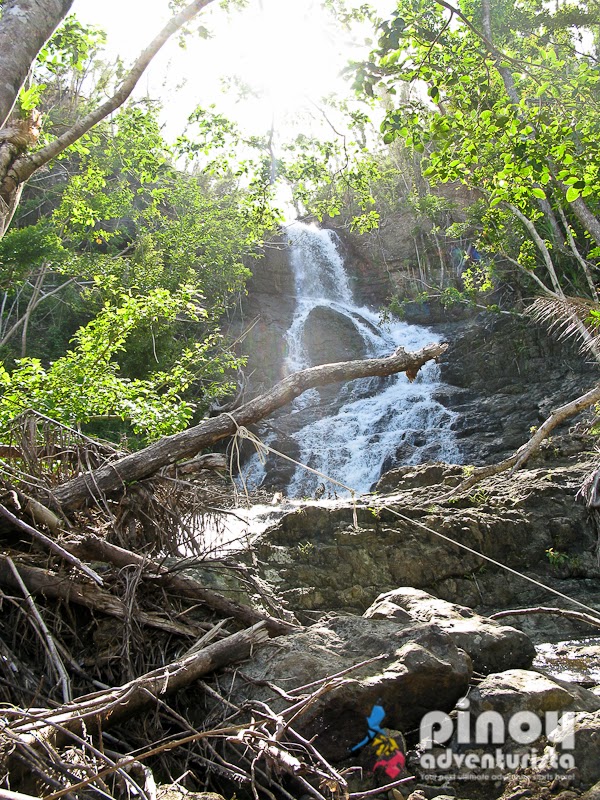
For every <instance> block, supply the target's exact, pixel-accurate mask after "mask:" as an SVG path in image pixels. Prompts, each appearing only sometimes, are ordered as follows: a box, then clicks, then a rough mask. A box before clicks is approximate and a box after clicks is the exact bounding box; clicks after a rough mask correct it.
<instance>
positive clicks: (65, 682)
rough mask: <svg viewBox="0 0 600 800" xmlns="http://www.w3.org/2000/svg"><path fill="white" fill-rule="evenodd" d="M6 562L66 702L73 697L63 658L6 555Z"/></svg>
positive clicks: (14, 567) (11, 561)
mask: <svg viewBox="0 0 600 800" xmlns="http://www.w3.org/2000/svg"><path fill="white" fill-rule="evenodd" d="M6 563H7V564H8V567H9V569H10V571H11V572H12V574H13V577H14V579H15V581H16V582H17V584H18V586H19V589H20V590H21V592H22V594H23V597H24V598H25V602H26V603H27V605H28V607H29V610H30V611H31V613H32V614H33V617H34V618H35V620H36V622H37V625H38V627H39V630H40V632H41V635H42V636H43V639H44V643H45V645H46V647H47V648H48V652H49V654H50V657H51V659H52V663H53V665H54V668H55V670H56V674H57V676H58V679H59V682H60V685H61V687H62V692H63V700H64V702H65V703H68V702H69V701H70V700H72V699H73V693H72V691H71V681H70V680H69V675H68V673H67V670H66V669H65V665H64V663H63V660H62V658H61V657H60V654H59V652H58V649H57V647H56V643H55V641H54V639H53V637H52V634H51V633H50V631H49V630H48V626H47V625H46V623H45V622H44V620H43V618H42V615H41V614H40V612H39V611H38V609H37V606H36V605H35V603H34V601H33V597H32V596H31V594H30V593H29V590H28V589H27V587H26V586H25V584H24V582H23V579H22V578H21V575H20V574H19V571H18V569H17V568H16V566H15V564H14V562H13V560H12V559H11V558H10V557H7V559H6Z"/></svg>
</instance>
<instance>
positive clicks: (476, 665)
mask: <svg viewBox="0 0 600 800" xmlns="http://www.w3.org/2000/svg"><path fill="white" fill-rule="evenodd" d="M363 616H364V617H365V618H367V619H391V620H396V621H397V622H399V623H402V624H406V623H410V622H429V623H434V624H435V625H438V626H439V627H440V628H441V629H442V630H443V631H444V632H445V633H447V634H448V635H449V636H450V637H451V638H452V640H453V641H454V643H455V644H456V646H457V647H460V648H461V649H462V650H464V651H465V652H467V653H468V654H469V655H470V656H471V659H472V661H473V669H475V670H476V671H477V672H481V673H483V674H488V673H490V672H501V671H502V670H506V669H514V668H519V667H529V666H530V665H531V662H532V661H533V659H534V657H535V648H534V646H533V643H532V642H531V639H530V638H529V637H528V636H527V635H526V634H524V633H522V632H521V631H518V630H516V628H511V627H510V626H508V625H499V624H498V623H497V622H494V621H493V620H490V619H486V617H482V616H480V615H479V614H476V613H475V612H474V611H472V610H471V609H470V608H467V607H466V606H459V605H456V604H454V603H448V602H447V601H446V600H440V599H439V598H438V597H433V596H432V595H430V594H428V593H427V592H424V591H422V590H421V589H413V588H411V587H406V586H403V587H400V588H399V589H394V590H393V591H391V592H386V593H385V594H380V595H379V597H378V598H377V600H375V602H374V603H373V605H371V606H370V607H369V608H368V609H367V610H366V611H365V613H364V615H363Z"/></svg>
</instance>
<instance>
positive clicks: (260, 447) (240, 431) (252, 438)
mask: <svg viewBox="0 0 600 800" xmlns="http://www.w3.org/2000/svg"><path fill="white" fill-rule="evenodd" d="M225 414H226V416H228V417H229V419H230V420H231V421H232V422H233V423H234V425H235V427H236V434H235V436H234V442H233V447H232V453H231V458H230V471H231V469H232V466H233V456H234V454H235V455H236V466H237V468H238V474H239V475H240V479H241V481H242V485H243V487H244V491H245V494H246V498H248V489H247V487H246V483H245V481H244V478H243V476H242V472H241V467H240V452H239V445H238V438H239V439H247V440H248V441H249V442H250V443H251V444H252V445H254V448H255V450H256V454H257V456H258V458H259V460H260V463H261V464H263V465H264V464H265V463H266V457H267V455H268V454H269V453H273V455H276V456H279V457H280V458H283V459H285V460H286V461H289V462H290V463H292V464H295V465H296V466H297V467H301V468H302V469H304V470H306V471H307V472H312V473H313V475H318V476H319V478H322V479H323V480H326V481H329V482H330V483H334V484H335V485H336V486H340V487H341V488H342V489H345V490H346V491H348V492H350V495H351V497H352V517H353V519H352V521H353V525H354V527H355V528H358V518H357V513H356V508H357V499H356V498H357V494H358V492H357V491H356V489H353V488H352V487H351V486H347V485H346V484H345V483H341V482H340V481H338V480H336V479H335V478H330V477H329V476H328V475H325V473H323V472H319V470H317V469H313V467H309V466H308V465H307V464H302V463H301V462H300V461H296V460H295V459H294V458H291V457H290V456H288V455H286V454H285V453H281V452H279V450H275V449H274V448H273V447H270V446H269V445H267V444H265V443H264V442H262V441H261V440H260V439H259V438H258V436H256V435H255V434H253V433H252V432H251V431H249V430H248V429H247V428H245V427H244V426H243V425H238V423H237V422H236V420H235V418H234V417H233V416H232V415H231V414H230V413H228V412H225ZM375 507H377V508H382V509H385V510H386V511H388V512H389V513H390V514H393V515H394V516H395V517H398V518H399V519H401V520H404V521H405V522H408V523H410V524H411V525H416V526H417V527H418V528H422V529H423V530H424V531H427V532H428V533H431V534H433V535H434V536H437V537H438V538H439V539H443V540H444V541H445V542H449V543H450V544H453V545H454V546H455V547H458V548H460V549H461V550H466V552H467V553H471V554H472V555H474V556H477V557H478V558H481V559H482V560H483V561H487V562H488V563H489V564H493V565H494V566H496V567H499V568H500V569H503V570H504V571H505V572H509V573H510V574H511V575H515V576H516V577H517V578H522V579H523V580H525V581H528V582H529V583H532V584H534V586H538V587H539V588H541V589H544V590H545V591H547V592H550V593H551V594H553V595H556V597H560V598H562V599H563V600H566V601H567V602H569V603H573V605H576V606H579V607H580V608H585V610H586V611H591V612H592V615H593V616H594V618H595V619H597V620H598V621H600V613H599V612H598V610H597V609H596V608H592V606H588V605H586V604H585V603H582V602H581V601H579V600H574V599H573V598H572V597H569V596H568V595H566V594H563V592H559V591H558V589H553V588H552V587H551V586H547V585H546V584H545V583H542V582H541V581H537V580H535V578H530V577H529V575H525V574H523V573H522V572H519V571H518V570H516V569H513V568H512V567H509V566H508V565H507V564H503V563H502V562H501V561H496V559H494V558H491V557H490V556H486V555H484V554H483V553H480V552H479V551H478V550H474V549H473V548H472V547H469V546H468V545H466V544H463V543H462V542H457V541H456V540H455V539H451V538H450V537H449V536H446V535H445V534H443V533H440V532H439V531H436V530H434V529H433V528H430V527H429V526H428V525H425V524H424V523H423V522H419V521H418V520H414V519H411V518H410V517H407V516H406V515H405V514H402V513H400V511H396V509H394V508H390V507H389V506H386V505H384V504H383V503H380V502H379V503H377V502H376V504H375Z"/></svg>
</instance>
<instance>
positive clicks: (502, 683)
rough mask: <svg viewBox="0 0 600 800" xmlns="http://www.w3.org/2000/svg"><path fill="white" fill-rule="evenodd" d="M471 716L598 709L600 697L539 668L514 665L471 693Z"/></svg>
mask: <svg viewBox="0 0 600 800" xmlns="http://www.w3.org/2000/svg"><path fill="white" fill-rule="evenodd" d="M469 701H470V707H469V711H470V713H471V715H472V716H476V715H478V714H481V713H482V712H484V711H497V712H498V713H499V714H501V715H502V717H504V718H505V719H508V718H509V717H511V716H512V715H513V714H516V713H517V712H518V711H532V712H533V713H535V714H538V715H543V714H544V713H546V712H547V711H558V712H565V711H596V710H598V709H600V697H598V696H597V695H595V694H594V693H593V692H590V691H588V690H587V689H583V688H582V687H581V686H577V685H575V684H572V683H567V681H561V680H558V679H557V678H551V677H549V676H548V675H542V674H541V673H539V672H531V671H529V670H525V669H511V670H507V671H506V672H499V673H496V674H493V675H488V676H487V677H486V678H485V679H484V680H483V681H481V683H480V684H479V685H478V686H477V687H475V688H474V689H473V690H472V691H471V692H470V694H469Z"/></svg>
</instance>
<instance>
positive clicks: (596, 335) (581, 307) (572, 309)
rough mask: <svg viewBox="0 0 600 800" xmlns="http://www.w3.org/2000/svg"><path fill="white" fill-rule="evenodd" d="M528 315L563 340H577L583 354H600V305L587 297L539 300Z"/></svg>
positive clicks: (596, 355) (540, 298) (529, 310)
mask: <svg viewBox="0 0 600 800" xmlns="http://www.w3.org/2000/svg"><path fill="white" fill-rule="evenodd" d="M527 311H528V313H529V314H531V316H532V317H533V318H534V319H535V320H537V321H538V322H541V323H542V324H543V325H545V326H546V327H547V328H548V329H549V330H550V331H551V332H552V333H554V334H556V335H557V337H558V338H559V339H560V340H561V341H564V340H566V339H575V340H576V341H578V342H579V349H580V351H581V352H582V353H591V354H592V355H594V356H595V357H596V358H598V357H599V354H600V329H599V326H600V306H598V303H595V302H593V301H592V300H588V299H586V298H584V297H538V298H537V300H536V301H535V302H534V303H533V304H532V305H531V306H530V307H529V308H528V309H527Z"/></svg>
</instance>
